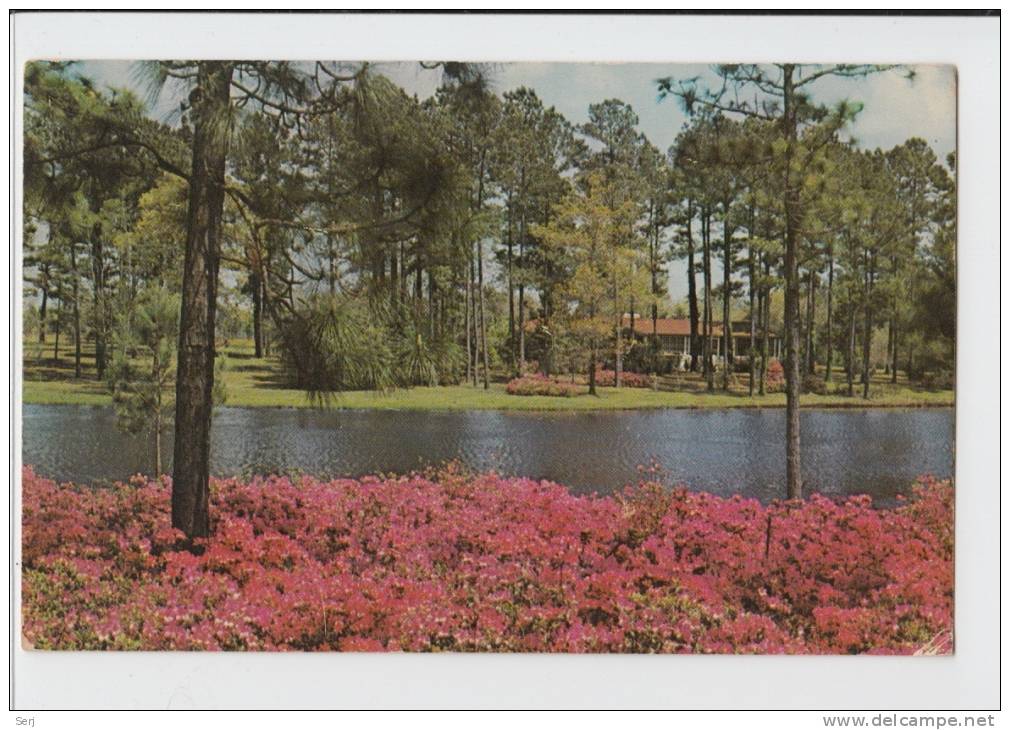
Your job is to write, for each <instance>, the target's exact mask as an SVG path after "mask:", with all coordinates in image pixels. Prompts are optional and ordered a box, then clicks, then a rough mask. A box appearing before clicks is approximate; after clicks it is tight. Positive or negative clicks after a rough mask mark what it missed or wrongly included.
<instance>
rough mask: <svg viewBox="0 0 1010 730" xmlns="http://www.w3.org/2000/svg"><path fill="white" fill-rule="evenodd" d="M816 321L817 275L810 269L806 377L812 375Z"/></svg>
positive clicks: (814, 359) (814, 358)
mask: <svg viewBox="0 0 1010 730" xmlns="http://www.w3.org/2000/svg"><path fill="white" fill-rule="evenodd" d="M816 319H817V274H816V273H815V272H814V271H813V270H812V269H811V271H810V278H809V279H808V281H807V344H806V356H807V361H806V365H805V367H804V370H805V371H806V373H807V374H808V375H813V374H814V367H815V364H816V363H815V361H816V359H817V358H816V357H815V352H814V328H815V326H816V325H815V321H816Z"/></svg>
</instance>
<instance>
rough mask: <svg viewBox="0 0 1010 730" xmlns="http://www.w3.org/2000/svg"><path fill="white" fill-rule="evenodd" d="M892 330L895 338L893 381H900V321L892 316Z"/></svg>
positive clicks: (892, 362) (892, 360)
mask: <svg viewBox="0 0 1010 730" xmlns="http://www.w3.org/2000/svg"><path fill="white" fill-rule="evenodd" d="M891 330H892V334H891V337H892V340H893V344H892V347H893V350H892V353H891V382H892V383H897V382H898V322H897V319H896V318H894V317H892V318H891Z"/></svg>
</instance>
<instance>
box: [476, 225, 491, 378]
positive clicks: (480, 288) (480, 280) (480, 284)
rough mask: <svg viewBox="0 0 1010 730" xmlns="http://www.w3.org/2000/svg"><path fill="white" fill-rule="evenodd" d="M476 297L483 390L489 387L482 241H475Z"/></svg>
mask: <svg viewBox="0 0 1010 730" xmlns="http://www.w3.org/2000/svg"><path fill="white" fill-rule="evenodd" d="M477 298H478V301H479V302H480V342H481V350H482V351H483V353H484V390H487V389H488V388H490V387H491V385H490V381H489V377H490V376H489V375H488V369H489V367H488V355H487V326H486V323H485V321H484V242H483V241H477Z"/></svg>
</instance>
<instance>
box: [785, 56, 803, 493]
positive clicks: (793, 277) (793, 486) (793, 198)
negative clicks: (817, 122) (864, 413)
mask: <svg viewBox="0 0 1010 730" xmlns="http://www.w3.org/2000/svg"><path fill="white" fill-rule="evenodd" d="M794 69H795V67H794V66H793V65H792V64H783V66H782V79H783V83H782V88H783V95H782V102H783V110H782V118H783V122H784V127H785V132H786V138H787V140H786V160H785V171H786V172H785V186H784V187H785V194H784V196H783V202H784V209H785V226H786V235H785V330H786V332H785V334H786V366H785V375H786V493H787V495H788V497H789V499H800V498H801V497H802V496H803V477H802V472H801V464H800V359H799V338H800V333H799V319H800V281H799V272H798V270H797V264H798V258H799V232H798V229H799V227H800V217H801V215H800V199H799V187H798V186H799V184H800V183H799V182H797V181H794V180H793V179H792V174H791V167H792V158H793V153H794V148H795V145H796V128H797V121H796V118H797V117H796V104H795V99H794V98H793V94H794V89H793V71H794Z"/></svg>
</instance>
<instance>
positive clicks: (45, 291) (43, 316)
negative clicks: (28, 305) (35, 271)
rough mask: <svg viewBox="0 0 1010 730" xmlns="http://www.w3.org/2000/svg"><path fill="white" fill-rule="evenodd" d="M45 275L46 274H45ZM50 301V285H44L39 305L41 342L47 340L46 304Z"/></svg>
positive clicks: (43, 342)
mask: <svg viewBox="0 0 1010 730" xmlns="http://www.w3.org/2000/svg"><path fill="white" fill-rule="evenodd" d="M43 275H45V274H43ZM48 303H49V287H48V286H43V287H42V304H41V305H40V306H39V343H40V344H43V345H44V344H45V342H46V306H47V305H48Z"/></svg>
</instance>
